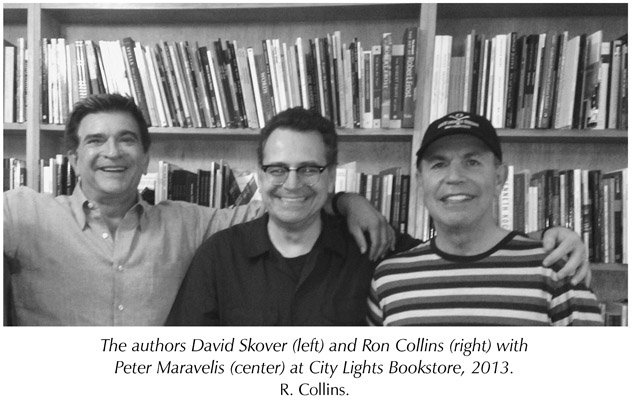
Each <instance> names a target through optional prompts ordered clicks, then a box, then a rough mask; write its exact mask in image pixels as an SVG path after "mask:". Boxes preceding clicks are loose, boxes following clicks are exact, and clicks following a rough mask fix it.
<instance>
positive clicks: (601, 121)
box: [595, 42, 612, 130]
mask: <svg viewBox="0 0 632 403" xmlns="http://www.w3.org/2000/svg"><path fill="white" fill-rule="evenodd" d="M610 45H611V43H610V42H602V43H601V52H600V61H601V65H600V66H599V96H598V99H597V125H596V126H595V129H602V130H603V129H605V128H606V127H607V125H608V86H609V84H610V65H611V64H612V48H611V46H610Z"/></svg>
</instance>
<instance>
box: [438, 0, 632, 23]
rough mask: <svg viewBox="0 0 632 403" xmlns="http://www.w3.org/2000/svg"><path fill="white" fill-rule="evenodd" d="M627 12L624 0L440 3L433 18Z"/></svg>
mask: <svg viewBox="0 0 632 403" xmlns="http://www.w3.org/2000/svg"><path fill="white" fill-rule="evenodd" d="M608 15H614V16H622V15H625V16H626V17H627V15H628V6H627V4H626V3H607V4H604V3H577V4H572V5H571V4H565V3H557V4H555V3H538V4H537V5H535V6H534V4H531V3H518V4H517V3H498V4H497V3H443V4H438V7H437V18H439V19H465V18H511V17H520V18H528V17H542V16H547V17H575V16H608Z"/></svg>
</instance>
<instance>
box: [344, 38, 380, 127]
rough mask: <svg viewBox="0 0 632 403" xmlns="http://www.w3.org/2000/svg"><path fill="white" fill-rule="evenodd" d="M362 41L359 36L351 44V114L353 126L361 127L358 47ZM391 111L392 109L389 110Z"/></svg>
mask: <svg viewBox="0 0 632 403" xmlns="http://www.w3.org/2000/svg"><path fill="white" fill-rule="evenodd" d="M359 46H360V43H359V42H358V40H357V38H356V39H354V41H353V42H351V43H350V44H349V56H350V63H351V77H350V78H351V104H352V109H351V116H352V117H353V119H352V121H353V126H352V127H360V81H359V69H360V66H359V62H360V61H359V60H358V48H359ZM389 113H390V111H389Z"/></svg>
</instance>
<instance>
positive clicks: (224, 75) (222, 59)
mask: <svg viewBox="0 0 632 403" xmlns="http://www.w3.org/2000/svg"><path fill="white" fill-rule="evenodd" d="M213 46H214V49H215V53H214V54H213V56H214V59H216V60H217V69H218V73H219V74H218V75H219V77H218V79H219V82H220V83H221V90H222V93H223V98H222V99H223V100H224V105H225V108H224V113H225V115H226V125H227V126H228V127H239V116H238V114H237V113H236V111H237V110H238V109H237V108H238V107H237V106H236V105H235V104H234V102H233V95H231V94H232V88H231V86H230V81H229V78H228V75H229V68H230V67H229V66H228V64H227V62H226V56H225V54H224V49H223V47H222V40H221V39H218V40H217V41H214V42H213Z"/></svg>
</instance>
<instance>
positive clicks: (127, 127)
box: [77, 111, 140, 137]
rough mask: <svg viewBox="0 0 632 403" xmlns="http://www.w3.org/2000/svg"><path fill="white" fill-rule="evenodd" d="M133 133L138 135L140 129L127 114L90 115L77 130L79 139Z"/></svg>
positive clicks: (99, 113) (104, 113)
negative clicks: (89, 136) (99, 135)
mask: <svg viewBox="0 0 632 403" xmlns="http://www.w3.org/2000/svg"><path fill="white" fill-rule="evenodd" d="M119 133H134V134H136V135H139V133H140V128H139V127H138V123H137V122H136V119H134V117H133V116H132V115H131V114H130V113H128V112H118V111H116V112H97V113H90V114H88V115H86V116H84V118H83V119H82V120H81V122H80V123H79V127H78V129H77V135H78V136H79V137H81V136H85V135H90V134H105V135H113V134H119Z"/></svg>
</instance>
